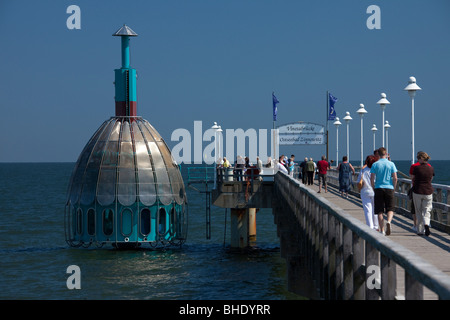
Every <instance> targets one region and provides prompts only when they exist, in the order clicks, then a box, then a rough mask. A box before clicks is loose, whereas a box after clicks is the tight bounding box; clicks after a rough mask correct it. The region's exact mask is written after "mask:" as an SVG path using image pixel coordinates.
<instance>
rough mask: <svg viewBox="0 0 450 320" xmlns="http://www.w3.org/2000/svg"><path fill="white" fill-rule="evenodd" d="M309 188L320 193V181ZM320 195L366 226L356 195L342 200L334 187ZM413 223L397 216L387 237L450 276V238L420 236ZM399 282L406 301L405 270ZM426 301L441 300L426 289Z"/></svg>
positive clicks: (436, 233) (439, 234)
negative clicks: (413, 229)
mask: <svg viewBox="0 0 450 320" xmlns="http://www.w3.org/2000/svg"><path fill="white" fill-rule="evenodd" d="M306 187H308V188H309V189H312V190H315V191H316V192H317V191H318V189H319V187H318V184H317V181H315V182H314V185H312V186H306ZM318 195H319V196H321V197H323V198H325V199H327V200H328V201H330V202H332V203H333V204H335V205H336V206H337V207H339V208H341V209H343V210H345V211H346V212H347V213H349V214H350V215H352V216H353V217H354V218H356V219H358V220H360V221H361V222H363V223H365V218H364V213H363V209H362V204H361V199H359V197H357V196H354V195H349V197H348V199H346V198H343V197H341V195H340V192H339V191H338V190H337V189H336V188H335V187H333V186H330V185H329V186H328V192H327V193H325V192H324V189H323V188H322V191H321V193H318ZM412 225H413V222H412V220H411V219H410V218H408V217H406V216H404V215H401V214H394V219H393V221H392V233H391V235H390V236H386V237H387V238H389V239H390V240H392V241H395V242H397V243H398V244H400V245H402V246H404V247H405V248H407V249H409V250H411V251H413V252H414V253H416V254H417V255H418V256H420V257H421V258H423V259H424V260H426V261H428V262H429V263H430V264H432V265H434V266H435V267H436V268H438V269H439V270H441V271H442V272H444V273H445V274H447V275H449V276H450V235H449V234H448V233H445V232H441V231H438V230H435V229H431V235H430V236H429V237H426V236H418V235H417V234H415V233H414V232H413V231H412V229H411V228H412ZM397 279H399V284H398V287H397V294H396V296H397V298H400V299H401V298H403V297H404V296H405V293H404V281H400V280H401V279H404V269H403V268H401V267H399V266H397ZM424 299H437V295H436V294H435V293H433V292H431V291H430V290H429V289H427V288H426V287H425V288H424Z"/></svg>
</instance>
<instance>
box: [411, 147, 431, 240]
mask: <svg viewBox="0 0 450 320" xmlns="http://www.w3.org/2000/svg"><path fill="white" fill-rule="evenodd" d="M429 159H430V156H429V155H428V154H427V153H426V152H423V151H420V152H418V153H417V160H419V163H420V165H418V166H415V167H414V169H413V174H412V175H411V178H412V181H413V201H414V208H415V211H416V219H417V234H418V235H423V234H424V229H425V235H426V236H429V235H430V217H431V209H432V208H433V186H432V185H431V181H432V180H433V177H434V169H433V167H432V166H431V165H429V164H428V160H429Z"/></svg>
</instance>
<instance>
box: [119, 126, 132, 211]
mask: <svg viewBox="0 0 450 320" xmlns="http://www.w3.org/2000/svg"><path fill="white" fill-rule="evenodd" d="M122 138H125V141H123V140H122V142H120V154H119V184H118V188H117V198H118V200H119V202H120V203H121V204H122V205H124V206H129V205H132V204H133V203H135V202H136V172H135V168H134V154H133V144H132V142H131V140H130V141H126V139H131V135H130V126H129V125H128V122H125V123H124V124H123V126H122Z"/></svg>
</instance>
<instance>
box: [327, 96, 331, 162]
mask: <svg viewBox="0 0 450 320" xmlns="http://www.w3.org/2000/svg"><path fill="white" fill-rule="evenodd" d="M329 100H330V99H329V98H328V90H327V113H326V114H327V161H330V159H328V113H329V112H330V111H329V106H328V103H329Z"/></svg>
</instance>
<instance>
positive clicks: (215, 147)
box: [211, 122, 219, 189]
mask: <svg viewBox="0 0 450 320" xmlns="http://www.w3.org/2000/svg"><path fill="white" fill-rule="evenodd" d="M211 129H213V130H214V158H215V161H214V163H215V166H214V189H216V188H217V164H218V163H219V158H218V157H217V130H219V126H218V125H217V122H214V125H213V126H212V127H211Z"/></svg>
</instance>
